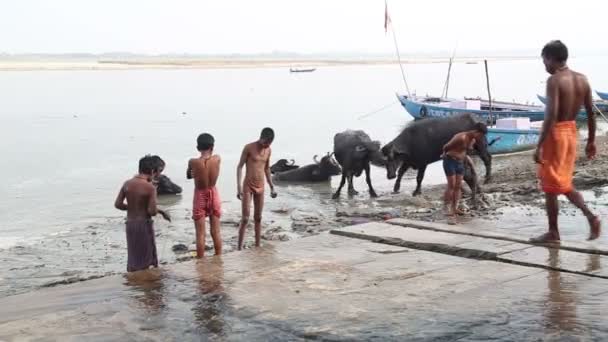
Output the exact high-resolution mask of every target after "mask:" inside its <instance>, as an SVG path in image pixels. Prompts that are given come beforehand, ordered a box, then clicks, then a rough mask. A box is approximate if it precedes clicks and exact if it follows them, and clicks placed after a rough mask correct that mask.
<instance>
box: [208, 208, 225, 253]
mask: <svg viewBox="0 0 608 342" xmlns="http://www.w3.org/2000/svg"><path fill="white" fill-rule="evenodd" d="M209 221H210V225H211V238H212V239H213V249H215V255H220V254H222V236H221V234H220V218H219V217H218V216H213V215H211V216H210V217H209Z"/></svg>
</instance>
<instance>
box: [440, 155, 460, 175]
mask: <svg viewBox="0 0 608 342" xmlns="http://www.w3.org/2000/svg"><path fill="white" fill-rule="evenodd" d="M443 171H445V175H446V176H454V175H458V176H461V175H463V174H464V163H463V161H462V160H456V159H454V158H452V157H450V156H448V155H445V156H444V157H443Z"/></svg>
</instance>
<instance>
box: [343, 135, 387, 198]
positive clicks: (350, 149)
mask: <svg viewBox="0 0 608 342" xmlns="http://www.w3.org/2000/svg"><path fill="white" fill-rule="evenodd" d="M334 153H335V155H336V160H337V161H338V163H340V165H341V166H342V180H341V181H340V186H339V187H338V190H337V191H336V193H335V194H334V195H333V198H334V199H336V198H338V197H340V192H341V191H342V187H344V183H346V181H347V180H348V194H349V195H350V196H352V195H356V194H357V191H356V190H355V188H354V186H353V177H359V176H361V174H362V173H363V171H365V181H366V182H367V185H368V187H369V194H370V196H371V197H378V195H377V194H376V191H375V190H374V188H373V186H372V180H371V178H370V163H372V164H374V165H377V166H384V165H385V162H386V159H385V158H384V156H383V155H382V153H381V152H380V142H378V141H372V139H371V138H370V137H369V135H367V133H365V132H363V131H360V130H357V131H354V130H347V131H344V132H342V133H338V134H336V135H335V136H334Z"/></svg>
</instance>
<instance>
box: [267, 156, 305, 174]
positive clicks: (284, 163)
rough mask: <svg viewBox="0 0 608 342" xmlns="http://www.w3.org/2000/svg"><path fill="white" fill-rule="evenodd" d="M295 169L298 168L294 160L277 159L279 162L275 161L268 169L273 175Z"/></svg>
mask: <svg viewBox="0 0 608 342" xmlns="http://www.w3.org/2000/svg"><path fill="white" fill-rule="evenodd" d="M290 162H291V163H290ZM297 168H299V166H298V165H296V161H295V160H293V159H291V160H287V159H279V160H277V162H276V163H274V164H272V166H271V167H270V172H271V173H272V174H275V173H279V172H285V171H289V170H295V169H297Z"/></svg>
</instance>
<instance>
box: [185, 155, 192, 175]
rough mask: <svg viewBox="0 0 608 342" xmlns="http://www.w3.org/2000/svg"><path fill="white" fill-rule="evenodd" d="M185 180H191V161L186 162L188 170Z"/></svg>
mask: <svg viewBox="0 0 608 342" xmlns="http://www.w3.org/2000/svg"><path fill="white" fill-rule="evenodd" d="M186 179H192V159H190V160H188V168H187V169H186Z"/></svg>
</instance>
